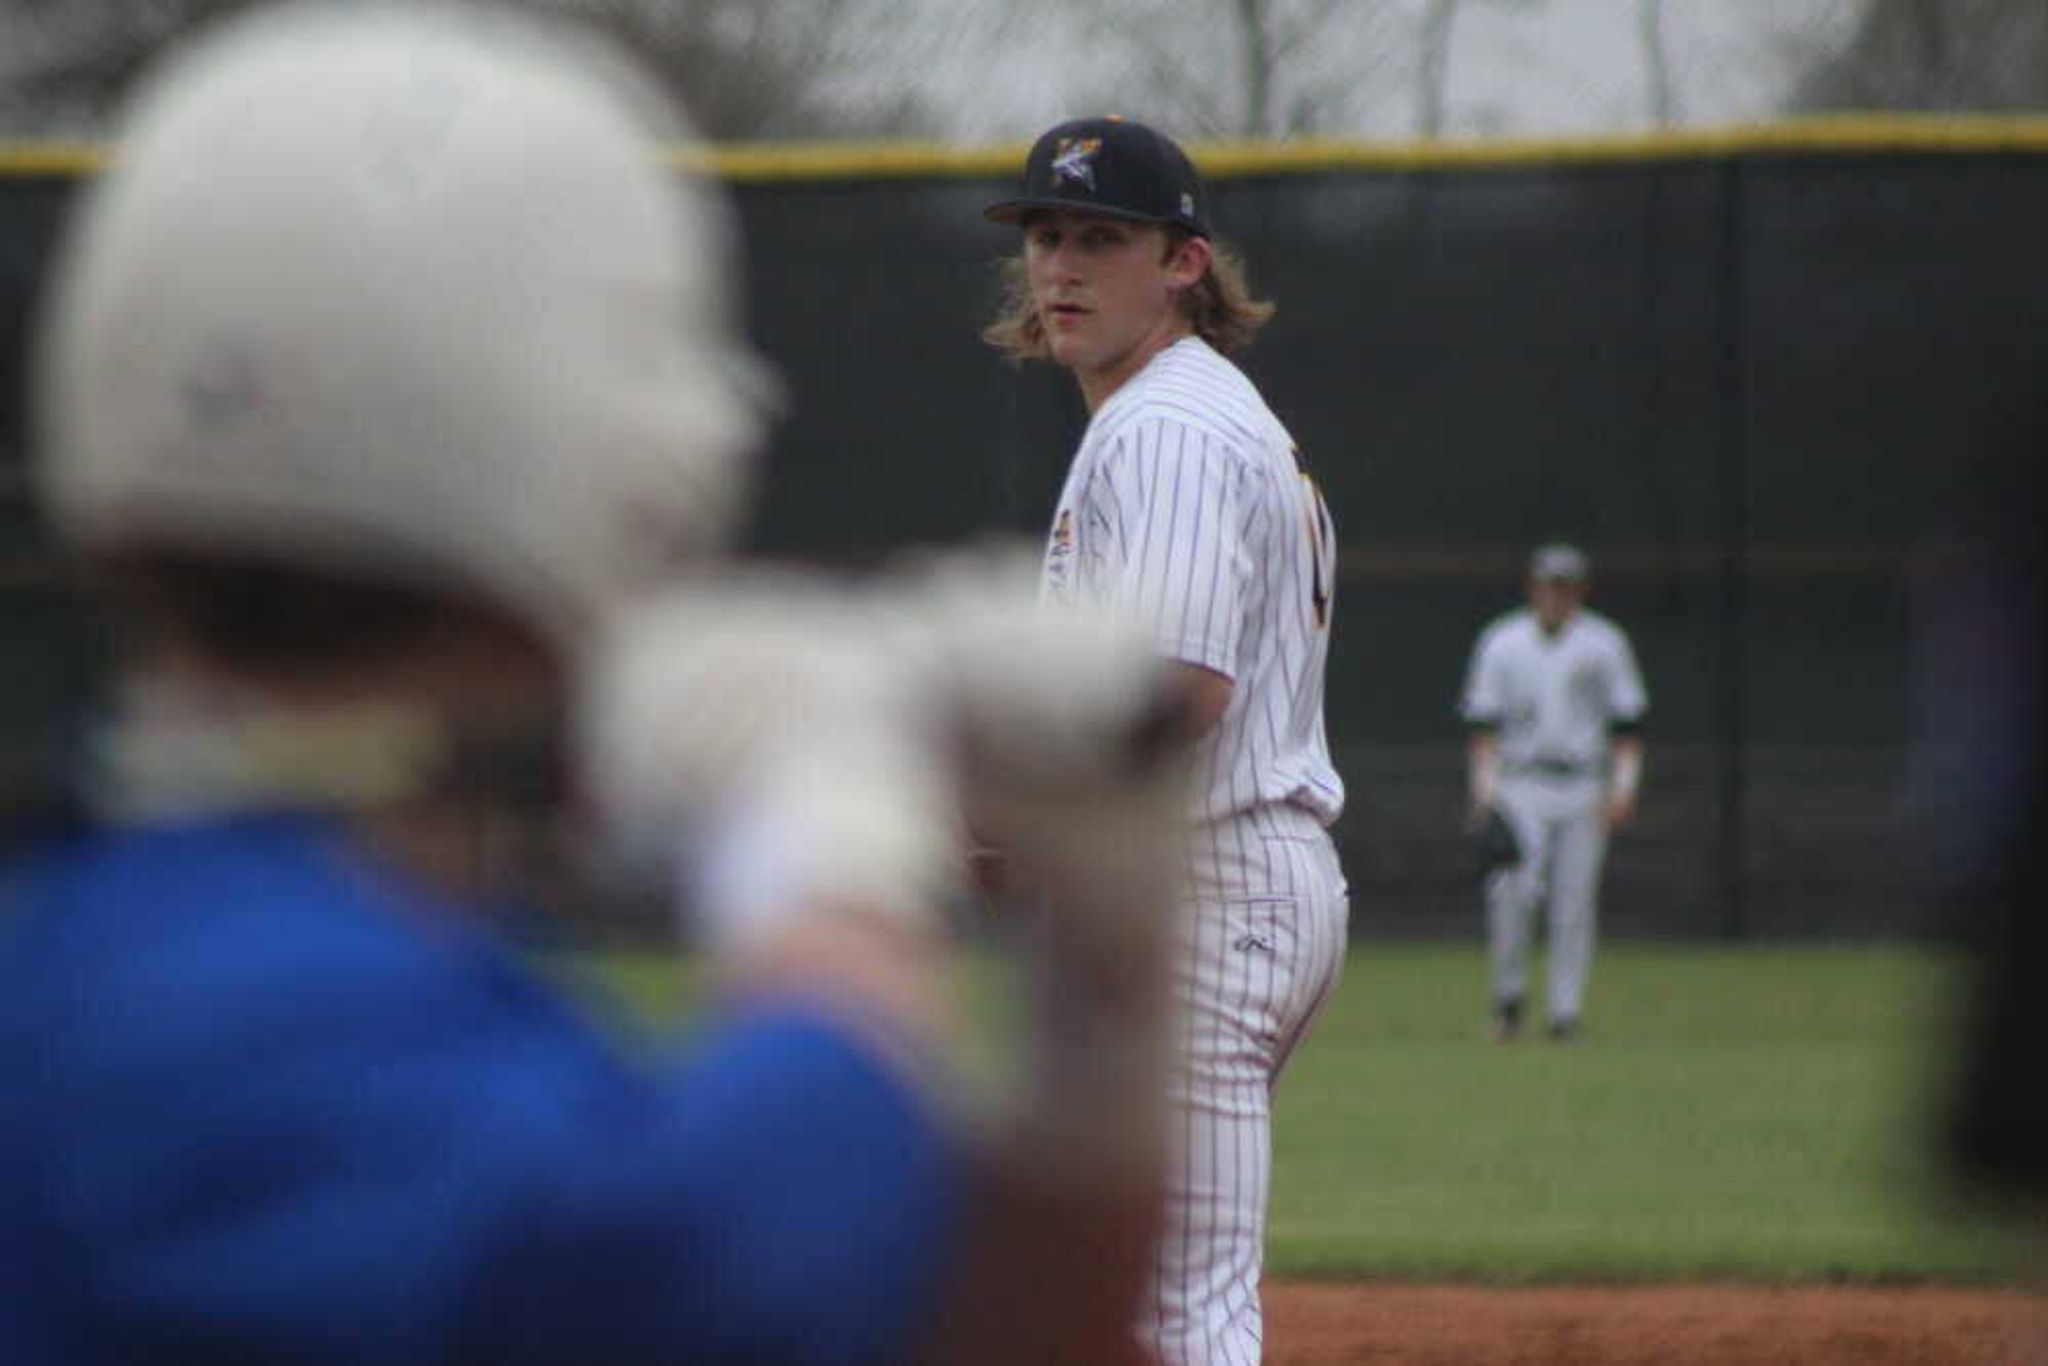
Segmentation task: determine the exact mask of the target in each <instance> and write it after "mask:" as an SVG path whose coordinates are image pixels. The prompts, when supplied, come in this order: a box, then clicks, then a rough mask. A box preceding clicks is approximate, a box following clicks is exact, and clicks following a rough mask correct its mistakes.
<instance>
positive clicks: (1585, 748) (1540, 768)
mask: <svg viewBox="0 0 2048 1366" xmlns="http://www.w3.org/2000/svg"><path fill="white" fill-rule="evenodd" d="M1648 706H1649V698H1648V695H1647V694H1646V693H1645V692H1644V690H1643V680H1642V675H1641V674H1640V673H1639V672H1638V670H1637V668H1636V661H1635V654H1634V652H1633V651H1632V650H1631V649H1630V648H1629V643H1628V637H1627V636H1626V635H1625V634H1624V633H1623V632H1622V630H1621V628H1620V627H1618V626H1616V625H1615V624H1614V623H1613V622H1612V621H1609V620H1608V619H1607V618H1606V617H1603V616H1601V615H1600V614H1599V613H1597V612H1592V611H1588V610H1586V609H1585V608H1580V609H1578V610H1577V611H1575V612H1574V613H1573V614H1572V615H1571V616H1570V617H1569V618H1568V619H1567V620H1566V621H1565V622H1564V623H1563V624H1562V625H1561V626H1559V628H1558V630H1557V632H1556V633H1555V634H1551V633H1549V632H1546V631H1545V630H1544V629H1543V626H1542V624H1541V623H1540V622H1538V621H1537V619H1536V614H1535V613H1534V612H1533V611H1531V610H1529V609H1527V608H1523V609H1522V610H1520V611H1516V612H1510V613H1508V614H1507V615H1506V616H1503V617H1500V618H1499V619H1497V620H1496V621H1494V622H1493V623H1492V624H1490V625H1489V626H1487V628H1486V629H1485V630H1484V631H1482V632H1480V635H1479V641H1478V644H1477V645H1476V646H1475V647H1474V648H1473V651H1472V663H1471V668H1470V670H1469V671H1468V673H1467V676H1466V680H1465V693H1464V698H1463V701H1462V703H1461V708H1460V709H1461V711H1462V712H1463V715H1464V718H1465V721H1466V723H1467V724H1469V725H1475V726H1491V727H1493V728H1494V729H1495V731H1496V733H1497V734H1498V736H1499V746H1500V748H1499V762H1500V779H1499V785H1498V788H1497V791H1496V796H1495V804H1496V805H1497V806H1498V807H1499V808H1500V811H1501V814H1502V815H1503V816H1505V817H1506V818H1507V821H1508V824H1509V825H1510V826H1511V827H1512V828H1513V829H1514V832H1515V838H1516V840H1517V841H1518V842H1519V843H1520V845H1521V849H1522V858H1521V861H1520V862H1518V863H1516V864H1513V865H1511V866H1509V867H1507V868H1503V869H1501V870H1499V871H1498V872H1495V873H1493V874H1492V875H1491V876H1489V877H1488V878H1487V880H1486V916H1487V937H1488V945H1489V956H1490V972H1491V977H1492V988H1493V1000H1494V1003H1495V1006H1496V1008H1498V1007H1499V1006H1500V1005H1502V1004H1503V1003H1514V1004H1516V1005H1519V1003H1520V1002H1521V1001H1522V1000H1523V998H1524V997H1525V995H1526V994H1527V989H1528V985H1527V976H1528V960H1529V943H1530V939H1531V932H1532V930H1533V928H1534V925H1533V921H1534V917H1535V912H1536V907H1537V906H1538V905H1539V904H1541V903H1542V902H1543V900H1544V893H1545V891H1546V890H1547V891H1548V893H1549V898H1548V900H1549V910H1550V958H1549V981H1548V984H1547V992H1546V998H1545V999H1546V1007H1547V1010H1548V1013H1549V1016H1550V1019H1551V1021H1552V1022H1553V1024H1555V1023H1559V1022H1562V1023H1564V1024H1566V1025H1570V1024H1573V1023H1576V1021H1577V1020H1578V1018H1579V1014H1580V1011H1581V1009H1582V1007H1583V1006H1584V1004H1585V992H1586V977H1587V973H1588V971H1589V970H1590V969H1591V967H1592V962H1593V944H1594V939H1595V935H1596V922H1597V918H1598V910H1597V906H1598V894H1599V886H1600V868H1601V863H1602V862H1603V860H1604V859H1605V857H1606V853H1607V825H1606V820H1605V816H1604V813H1603V811H1602V806H1603V803H1604V799H1605V796H1606V790H1607V768H1608V747H1609V742H1610V737H1611V735H1612V734H1613V731H1614V729H1615V728H1616V727H1617V726H1633V725H1635V724H1636V723H1638V722H1639V721H1640V720H1641V719H1642V716H1643V713H1644V711H1645V710H1646V709H1647V707H1648Z"/></svg>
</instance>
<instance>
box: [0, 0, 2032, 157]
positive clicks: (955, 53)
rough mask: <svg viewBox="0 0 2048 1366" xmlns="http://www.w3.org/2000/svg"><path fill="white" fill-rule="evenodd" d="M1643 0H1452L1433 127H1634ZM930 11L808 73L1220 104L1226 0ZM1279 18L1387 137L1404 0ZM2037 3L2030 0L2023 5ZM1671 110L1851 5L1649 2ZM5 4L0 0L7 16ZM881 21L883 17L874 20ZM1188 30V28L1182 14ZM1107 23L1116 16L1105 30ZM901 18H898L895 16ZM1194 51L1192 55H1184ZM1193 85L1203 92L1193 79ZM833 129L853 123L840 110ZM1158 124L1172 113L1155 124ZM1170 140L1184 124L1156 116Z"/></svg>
mask: <svg viewBox="0 0 2048 1366" xmlns="http://www.w3.org/2000/svg"><path fill="white" fill-rule="evenodd" d="M1642 2H1643V0H1460V3H1459V7H1458V10H1457V19H1456V23H1455V25H1454V28H1453V32H1452V40H1451V45H1450V53H1451V56H1450V64H1449V77H1448V87H1447V101H1446V108H1445V119H1444V129H1443V131H1444V133H1445V134H1446V135H1447V136H1451V137H1483V136H1525V137H1542V136H1557V135H1583V134H1594V133H1623V132H1631V131H1636V130H1639V129H1642V128H1643V127H1645V126H1647V125H1648V123H1649V122H1650V108H1649V100H1648V96H1647V81H1646V64H1645V61H1644V48H1643V39H1642V31H1641V27H1640V15H1641V12H1642ZM918 3H919V4H920V5H921V6H922V7H923V8H924V10H925V11H926V12H928V14H929V16H930V22H929V23H925V22H924V21H923V20H922V19H918V20H913V21H909V22H906V21H904V18H903V15H902V13H901V10H900V8H899V7H897V6H896V4H895V0H875V5H876V9H875V13H874V16H872V17H873V20H874V22H870V23H865V24H862V23H859V22H857V21H856V22H855V23H854V25H853V30H852V32H853V35H854V38H855V41H853V42H852V43H851V44H850V45H849V46H847V47H846V49H845V52H846V56H845V58H844V60H843V62H842V65H841V67H840V69H839V70H837V71H836V72H835V73H833V75H832V76H831V77H829V78H828V81H829V83H830V85H831V86H832V87H834V88H836V91H837V94H838V96H839V100H840V107H841V108H843V109H848V110H854V111H857V110H858V109H859V107H860V105H861V104H862V102H863V101H864V100H869V99H872V100H875V101H876V103H877V104H880V103H882V102H883V99H884V98H885V97H890V96H893V95H895V94H896V93H897V92H898V91H900V90H902V89H904V88H905V87H908V88H909V89H910V90H912V91H914V92H918V93H920V94H922V95H923V96H924V100H925V103H926V104H927V106H928V107H929V108H930V110H931V111H932V114H933V119H932V122H933V125H934V127H935V129H936V130H937V132H938V136H940V137H942V138H943V139H945V140H947V141H952V142H959V143H980V142H990V141H1005V140H1013V139H1024V138H1029V137H1032V136H1034V135H1035V134H1037V133H1038V132H1040V131H1042V130H1043V129H1044V128H1045V127H1047V126H1048V125H1049V124H1051V123H1054V122H1057V121H1058V120H1060V119H1062V118H1066V117H1070V116H1072V115H1074V114H1077V113H1083V112H1122V113H1127V114H1131V115H1133V116H1136V117H1156V116H1157V111H1159V110H1160V109H1162V108H1179V109H1185V108H1187V107H1188V105H1189V102H1190V96H1191V97H1192V100H1193V101H1194V102H1195V103H1196V104H1197V105H1198V107H1204V106H1202V105H1201V102H1202V101H1209V102H1210V103H1209V104H1208V105H1207V106H1206V107H1209V108H1214V109H1224V108H1231V109H1234V108H1235V106H1234V105H1233V104H1232V103H1231V102H1232V101H1233V100H1236V99H1238V98H1240V97H1239V96H1236V95H1234V94H1233V93H1231V90H1232V87H1231V85H1230V81H1229V62H1228V56H1229V53H1230V51H1231V49H1232V39H1231V36H1230V34H1231V29H1230V24H1229V19H1228V17H1227V16H1228V14H1229V10H1228V7H1226V6H1224V5H1222V4H1220V3H1217V0H918ZM1275 3H1276V5H1277V6H1278V12H1280V13H1282V14H1283V15H1286V14H1294V13H1300V12H1302V9H1301V7H1312V8H1315V9H1317V10H1318V12H1327V13H1329V14H1331V16H1332V17H1331V18H1329V19H1328V20H1327V21H1325V22H1324V23H1322V24H1321V25H1319V26H1318V27H1317V29H1316V30H1315V33H1314V38H1313V41H1312V42H1309V43H1307V44H1306V45H1305V50H1304V51H1303V53H1302V54H1301V55H1299V56H1297V57H1295V58H1291V59H1290V60H1291V61H1294V62H1296V63H1298V64H1299V65H1300V69H1301V70H1302V71H1304V72H1307V73H1309V76H1310V77H1311V78H1312V80H1313V82H1314V83H1315V85H1316V88H1317V89H1318V90H1319V91H1320V92H1321V93H1322V94H1323V96H1324V97H1325V98H1326V99H1328V98H1330V97H1331V95H1332V92H1335V98H1336V101H1337V104H1336V106H1333V107H1334V108H1335V112H1334V113H1332V112H1329V111H1328V110H1326V111H1325V113H1326V117H1327V118H1328V119H1329V120H1330V124H1329V126H1327V127H1326V128H1325V129H1324V130H1323V131H1325V132H1327V133H1328V134H1330V135H1334V136H1356V137H1374V138H1406V137H1411V136H1413V135H1414V134H1415V132H1416V110H1417V98H1416V81H1415V50H1416V46H1417V44H1416V35H1417V32H1418V28H1417V25H1416V23H1415V16H1416V15H1417V14H1418V13H1419V11H1420V7H1421V5H1422V3H1423V0H1352V3H1349V4H1335V5H1333V4H1332V3H1331V0H1275ZM2043 3H2048V0H2043ZM1662 4H1663V13H1664V16H1665V20H1664V24H1665V36H1666V48H1667V50H1668V52H1669V54H1670V62H1671V68H1672V81H1673V87H1674V92H1675V96H1676V105H1677V113H1678V121H1679V122H1682V123H1685V124H1690V125H1700V124H1724V123H1733V122H1742V121H1747V120H1753V119H1760V118H1767V117H1770V116H1771V115H1772V114H1774V113H1776V112H1777V111H1778V110H1779V108H1781V106H1782V102H1783V99H1784V96H1785V93H1786V91H1787V90H1788V88H1789V87H1790V84H1791V82H1792V80H1793V79H1794V78H1795V76H1796V75H1797V73H1798V72H1799V71H1800V70H1802V69H1803V68H1804V67H1805V66H1806V65H1809V64H1810V63H1811V61H1812V59H1813V58H1814V56H1815V55H1816V54H1817V53H1819V52H1823V51H1827V50H1831V49H1835V48H1838V47H1839V46H1840V45H1841V43H1842V41H1843V40H1844V38H1845V37H1846V36H1847V34H1848V32H1849V29H1850V25H1851V22H1852V21H1853V19H1854V18H1855V15H1856V13H1857V11H1858V10H1859V9H1860V7H1861V4H1862V0H1662ZM10 11H13V12H12V13H10ZM62 13H64V11H61V10H52V9H47V8H45V9H41V10H38V11H26V10H22V11H15V10H13V6H12V4H11V0H0V80H4V76H5V72H6V68H7V65H8V63H7V57H8V55H9V51H8V49H9V48H14V49H15V50H16V53H17V54H25V53H26V52H27V51H29V45H28V35H29V32H30V30H27V29H24V27H23V24H24V22H25V21H24V19H23V17H22V16H23V14H31V15H34V14H40V15H41V18H40V19H39V20H30V21H28V22H32V23H35V24H37V25H39V26H44V27H46V26H47V25H49V24H50V23H52V22H53V20H52V19H51V16H52V15H55V14H62ZM883 16H888V19H887V20H886V21H885V20H884V18H883ZM1199 25H1207V26H1208V27H1207V28H1201V27H1197V26H1199ZM1119 26H1121V30H1122V31H1119ZM910 30H915V31H910ZM1155 48H1156V49H1162V50H1168V51H1172V52H1175V53H1178V54H1180V56H1181V57H1182V58H1183V65H1184V67H1187V68H1191V69H1193V70H1195V71H1198V72H1201V73H1203V74H1202V75H1198V76H1183V77H1181V78H1180V79H1182V80H1183V81H1185V80H1200V81H1203V82H1204V83H1205V84H1204V88H1203V89H1201V90H1198V91H1194V92H1187V91H1177V92H1170V93H1173V94H1177V95H1179V96H1180V97H1181V98H1180V99H1179V100H1178V102H1177V103H1176V102H1174V101H1171V100H1167V99H1166V98H1165V94H1166V93H1168V92H1161V91H1160V90H1158V89H1157V88H1156V87H1148V85H1147V82H1148V81H1152V82H1156V81H1158V80H1159V79H1161V78H1160V77H1158V76H1156V75H1147V74H1145V73H1144V72H1143V71H1142V70H1140V69H1139V68H1138V63H1139V61H1140V60H1141V59H1140V58H1138V57H1137V56H1135V55H1134V53H1136V52H1137V51H1138V50H1140V49H1155ZM1196 54H1201V56H1200V59H1199V60H1197V58H1196ZM1212 83H1213V91H1212V89H1211V84H1212ZM4 103H5V102H4V101H0V105H4ZM9 122H11V123H12V124H13V127H12V128H11V130H9V129H0V131H14V132H35V131H44V132H65V131H74V126H71V125H67V121H66V120H64V119H63V118H61V117H60V116H59V112H58V111H52V110H47V109H45V110H21V109H19V108H17V109H15V110H14V111H12V117H11V119H10V120H9ZM847 126H848V128H849V129H854V128H858V127H859V126H861V120H860V119H859V118H858V117H857V116H849V117H848V119H847ZM1168 126H1169V127H1170V128H1172V121H1171V119H1169V122H1168ZM1172 131H1176V132H1180V133H1182V134H1183V135H1186V134H1188V133H1196V134H1198V135H1199V133H1200V132H1201V131H1202V130H1198V129H1182V128H1172Z"/></svg>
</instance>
